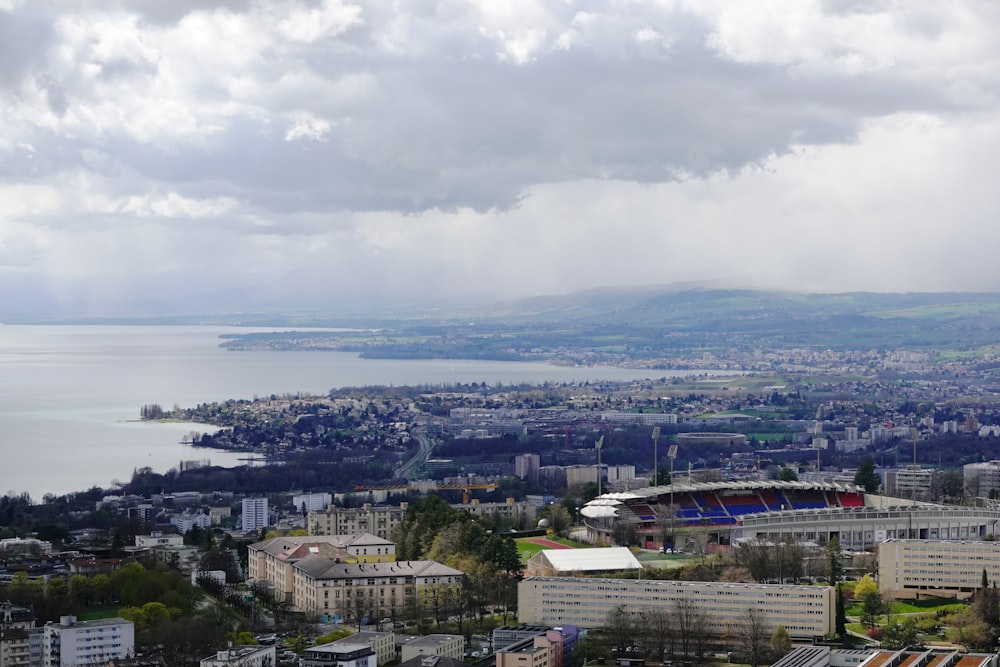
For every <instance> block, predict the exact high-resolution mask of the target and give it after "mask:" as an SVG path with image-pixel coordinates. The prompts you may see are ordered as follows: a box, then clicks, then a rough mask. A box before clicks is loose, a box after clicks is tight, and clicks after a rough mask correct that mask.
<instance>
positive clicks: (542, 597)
mask: <svg viewBox="0 0 1000 667" xmlns="http://www.w3.org/2000/svg"><path fill="white" fill-rule="evenodd" d="M517 600H518V611H517V617H518V621H519V622H521V623H532V624H547V625H561V624H564V623H569V624H572V625H576V626H579V627H581V628H596V627H601V626H602V625H604V624H605V623H606V621H607V618H608V613H609V612H611V611H613V610H615V609H617V608H619V607H624V608H626V609H627V610H628V611H629V612H636V613H638V612H641V611H642V610H643V609H666V610H671V609H676V608H677V607H678V605H681V604H690V605H692V606H693V607H694V608H695V609H697V610H698V611H699V612H700V613H702V614H704V616H705V624H706V630H707V632H709V633H710V634H713V635H716V636H722V635H723V634H725V632H726V630H727V628H728V627H730V626H731V625H732V623H734V622H736V621H738V620H739V619H740V618H742V617H743V616H744V615H745V614H746V611H747V610H748V609H751V608H752V609H757V610H758V611H760V612H762V613H763V617H764V623H765V624H767V625H768V626H770V627H776V626H778V625H783V626H785V629H786V630H788V633H789V634H790V635H791V636H792V637H793V638H796V639H812V638H814V637H823V636H824V635H827V634H833V632H834V629H835V628H834V589H833V588H832V587H829V586H786V585H768V584H734V583H721V582H703V581H699V582H688V581H656V580H641V579H590V578H579V577H532V578H529V579H525V580H524V581H522V582H520V583H519V584H518V587H517Z"/></svg>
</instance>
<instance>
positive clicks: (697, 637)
mask: <svg viewBox="0 0 1000 667" xmlns="http://www.w3.org/2000/svg"><path fill="white" fill-rule="evenodd" d="M673 612H674V627H675V628H676V633H677V635H676V637H677V641H676V643H675V646H674V652H675V653H679V654H680V655H681V656H682V657H683V658H684V659H685V660H692V659H693V660H697V661H701V660H703V659H704V657H705V654H706V652H707V650H708V618H707V617H706V616H705V613H704V612H702V611H701V610H700V609H698V607H697V606H696V605H695V604H694V603H693V602H691V601H690V600H678V601H677V602H676V603H675V604H674V610H673Z"/></svg>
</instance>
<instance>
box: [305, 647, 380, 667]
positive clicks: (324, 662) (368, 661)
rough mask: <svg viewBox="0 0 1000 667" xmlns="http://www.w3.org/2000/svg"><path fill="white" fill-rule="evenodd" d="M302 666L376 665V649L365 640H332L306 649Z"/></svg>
mask: <svg viewBox="0 0 1000 667" xmlns="http://www.w3.org/2000/svg"><path fill="white" fill-rule="evenodd" d="M301 664H302V667H376V662H375V651H373V650H372V647H371V646H369V645H368V644H366V643H364V642H353V643H351V642H343V641H340V642H332V643H330V644H322V645H320V646H313V647H312V648H308V649H306V651H305V653H303V655H302V662H301Z"/></svg>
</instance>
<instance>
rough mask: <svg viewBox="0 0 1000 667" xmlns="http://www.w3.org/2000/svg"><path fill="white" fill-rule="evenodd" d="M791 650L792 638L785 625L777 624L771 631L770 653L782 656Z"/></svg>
mask: <svg viewBox="0 0 1000 667" xmlns="http://www.w3.org/2000/svg"><path fill="white" fill-rule="evenodd" d="M791 650H792V638H791V637H790V636H789V634H788V630H786V629H785V626H783V625H779V626H778V627H776V628H775V629H774V632H772V633H771V653H773V654H774V657H775V658H783V657H784V656H785V654H786V653H788V652H789V651H791Z"/></svg>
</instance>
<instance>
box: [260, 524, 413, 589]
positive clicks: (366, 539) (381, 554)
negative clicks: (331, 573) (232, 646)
mask: <svg viewBox="0 0 1000 667" xmlns="http://www.w3.org/2000/svg"><path fill="white" fill-rule="evenodd" d="M310 556H312V557H322V558H324V559H327V560H329V561H330V562H336V563H388V562H392V561H394V560H396V545H395V544H393V543H392V542H390V541H389V540H385V539H382V538H380V537H376V536H375V535H372V534H370V533H362V534H360V535H320V536H303V537H273V538H271V539H269V540H264V541H263V542H257V543H255V544H251V545H250V547H249V549H248V560H247V563H248V570H249V571H248V577H249V579H251V580H252V581H266V582H270V585H271V586H272V588H273V591H274V595H275V597H276V598H277V599H278V600H286V599H288V596H290V595H291V594H292V589H293V581H292V567H293V566H294V565H295V563H297V562H298V561H300V560H302V559H303V558H307V557H310Z"/></svg>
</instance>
